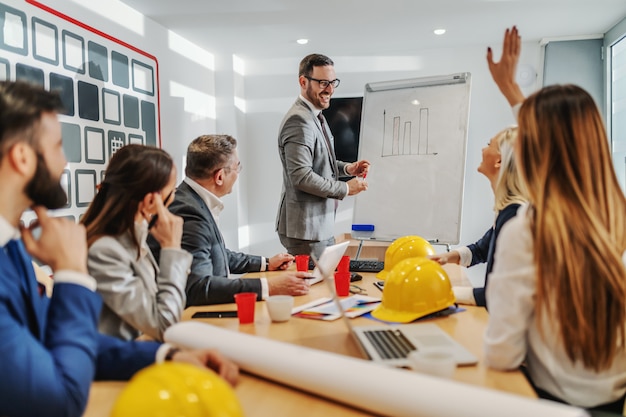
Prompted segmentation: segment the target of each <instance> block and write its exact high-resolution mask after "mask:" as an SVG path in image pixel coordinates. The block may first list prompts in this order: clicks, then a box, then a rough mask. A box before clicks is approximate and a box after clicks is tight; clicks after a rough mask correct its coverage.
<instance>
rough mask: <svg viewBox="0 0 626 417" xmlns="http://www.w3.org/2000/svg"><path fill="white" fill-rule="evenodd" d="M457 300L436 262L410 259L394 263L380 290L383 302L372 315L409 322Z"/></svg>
mask: <svg viewBox="0 0 626 417" xmlns="http://www.w3.org/2000/svg"><path fill="white" fill-rule="evenodd" d="M455 301H456V299H455V298H454V293H453V292H452V285H451V284H450V279H449V278H448V274H446V271H444V269H443V268H442V267H441V265H439V263H438V262H435V261H431V260H430V259H426V258H409V259H405V260H403V261H401V262H400V263H399V264H398V265H396V266H395V267H394V268H393V269H392V270H391V272H390V273H389V276H388V277H387V280H386V281H385V286H384V289H383V298H382V302H381V303H380V305H379V306H378V307H376V309H375V310H374V311H372V316H374V317H376V318H377V319H380V320H385V321H393V322H399V323H408V322H411V321H413V320H416V319H418V318H420V317H424V316H426V315H428V314H431V313H434V312H437V311H440V310H443V309H445V308H448V307H450V306H451V305H454V303H455Z"/></svg>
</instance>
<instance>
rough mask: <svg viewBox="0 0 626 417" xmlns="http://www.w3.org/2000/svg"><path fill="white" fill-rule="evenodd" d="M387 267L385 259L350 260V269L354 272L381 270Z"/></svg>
mask: <svg viewBox="0 0 626 417" xmlns="http://www.w3.org/2000/svg"><path fill="white" fill-rule="evenodd" d="M384 267H385V263H384V262H383V261H374V260H367V259H360V260H359V259H356V260H354V259H352V260H350V271H354V272H380V271H382V270H383V268H384Z"/></svg>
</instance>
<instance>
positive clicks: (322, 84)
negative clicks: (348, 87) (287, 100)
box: [304, 75, 341, 88]
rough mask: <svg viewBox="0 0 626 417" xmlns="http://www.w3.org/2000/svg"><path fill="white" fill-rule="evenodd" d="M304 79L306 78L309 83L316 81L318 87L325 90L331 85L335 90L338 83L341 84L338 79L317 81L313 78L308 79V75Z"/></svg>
mask: <svg viewBox="0 0 626 417" xmlns="http://www.w3.org/2000/svg"><path fill="white" fill-rule="evenodd" d="M304 78H306V79H307V80H309V81H317V82H318V83H319V85H320V87H322V88H326V87H328V86H329V85H332V86H333V88H337V87H339V83H340V82H341V80H340V79H339V78H335V79H334V80H330V81H329V80H318V79H317V78H313V77H309V76H308V75H305V76H304Z"/></svg>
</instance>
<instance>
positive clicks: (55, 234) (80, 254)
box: [21, 206, 87, 274]
mask: <svg viewBox="0 0 626 417" xmlns="http://www.w3.org/2000/svg"><path fill="white" fill-rule="evenodd" d="M33 210H34V211H35V214H36V215H37V218H38V224H39V226H40V227H41V236H40V237H39V239H38V240H35V238H34V237H33V233H32V231H31V230H29V229H26V228H22V230H21V232H22V240H23V241H24V246H25V247H26V250H27V251H28V253H30V254H31V255H32V256H33V257H35V258H36V259H38V260H39V261H41V262H42V263H44V264H46V265H49V266H50V268H52V270H53V271H59V270H62V269H66V270H70V271H76V272H81V273H83V274H86V273H87V235H86V232H85V227H84V226H83V225H81V224H76V223H74V222H73V221H70V220H68V219H64V218H60V217H49V216H48V212H47V211H46V209H45V208H44V207H41V206H38V207H33Z"/></svg>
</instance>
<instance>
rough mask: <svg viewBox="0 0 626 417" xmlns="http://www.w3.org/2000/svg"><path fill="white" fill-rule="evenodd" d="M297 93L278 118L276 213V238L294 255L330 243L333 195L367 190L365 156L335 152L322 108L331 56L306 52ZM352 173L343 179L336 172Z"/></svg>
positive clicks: (331, 87)
mask: <svg viewBox="0 0 626 417" xmlns="http://www.w3.org/2000/svg"><path fill="white" fill-rule="evenodd" d="M299 83H300V97H298V99H297V100H296V102H295V103H294V105H293V106H291V109H289V111H288V112H287V115H286V116H285V118H284V119H283V122H282V124H281V127H280V133H279V136H278V151H279V154H280V160H281V162H282V164H283V190H282V195H281V198H280V205H279V207H278V215H277V217H276V231H277V232H278V236H279V238H280V241H281V243H282V244H283V246H285V248H287V251H288V252H289V253H291V254H293V255H297V254H309V253H311V252H313V253H314V254H315V255H316V256H317V257H319V256H320V254H321V253H322V251H323V250H324V248H325V247H326V246H329V245H332V244H333V243H335V238H334V236H333V235H334V233H333V232H334V225H335V211H336V209H337V203H338V200H342V199H343V198H344V197H345V196H347V195H355V194H358V193H360V192H361V191H364V190H367V182H366V181H365V180H364V178H362V177H364V176H365V174H366V173H367V171H368V169H369V165H370V164H369V162H368V161H365V160H361V161H357V162H353V163H346V162H343V161H338V160H337V159H336V158H335V149H334V145H333V135H332V133H331V132H330V129H329V127H328V124H327V123H326V119H324V116H323V115H322V110H324V109H327V108H328V106H329V105H330V97H331V96H332V95H333V93H334V92H335V88H337V87H338V86H339V80H338V79H337V78H336V76H335V67H334V63H333V61H332V60H331V59H330V58H328V57H327V56H324V55H320V54H311V55H308V56H306V57H304V59H303V60H302V61H301V62H300V72H299ZM351 176H352V177H355V178H352V179H350V180H349V181H347V182H342V181H340V180H339V177H351Z"/></svg>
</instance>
